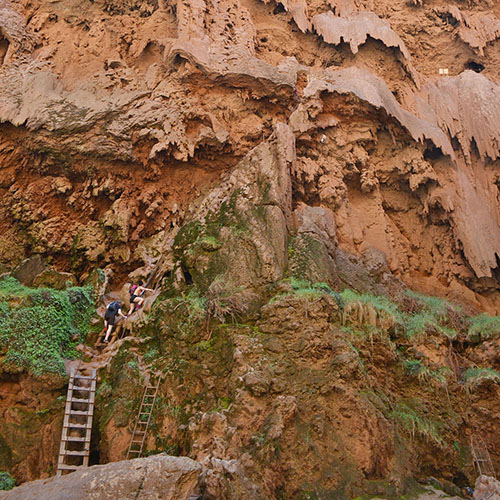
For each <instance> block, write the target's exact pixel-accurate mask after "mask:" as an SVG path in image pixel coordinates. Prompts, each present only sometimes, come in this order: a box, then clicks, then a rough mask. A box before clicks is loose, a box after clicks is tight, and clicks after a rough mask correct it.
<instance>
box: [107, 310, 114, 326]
mask: <svg viewBox="0 0 500 500" xmlns="http://www.w3.org/2000/svg"><path fill="white" fill-rule="evenodd" d="M116 316H117V315H116V314H113V313H112V312H109V311H106V314H105V315H104V319H105V320H106V321H107V322H108V323H109V324H110V325H114V324H115V323H116Z"/></svg>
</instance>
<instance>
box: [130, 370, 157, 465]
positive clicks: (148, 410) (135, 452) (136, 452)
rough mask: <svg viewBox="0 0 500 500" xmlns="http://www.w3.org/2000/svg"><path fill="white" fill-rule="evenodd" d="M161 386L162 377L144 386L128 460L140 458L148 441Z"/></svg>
mask: <svg viewBox="0 0 500 500" xmlns="http://www.w3.org/2000/svg"><path fill="white" fill-rule="evenodd" d="M159 387H160V377H158V378H157V379H156V383H151V381H148V382H147V383H146V387H145V388H144V394H143V396H142V402H141V406H140V407H139V413H138V415H137V418H136V420H135V425H134V431H133V432H132V438H131V439H130V444H129V447H128V450H127V460H130V459H131V458H139V457H140V456H142V452H143V449H144V443H145V441H146V434H147V432H148V428H149V423H150V422H151V414H152V413H153V407H154V405H155V402H156V396H157V395H158V388H159Z"/></svg>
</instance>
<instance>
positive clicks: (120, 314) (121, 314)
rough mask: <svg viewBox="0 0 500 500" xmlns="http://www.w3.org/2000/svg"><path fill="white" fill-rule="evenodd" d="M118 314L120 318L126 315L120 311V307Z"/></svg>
mask: <svg viewBox="0 0 500 500" xmlns="http://www.w3.org/2000/svg"><path fill="white" fill-rule="evenodd" d="M118 315H119V316H121V317H122V318H127V316H125V314H123V313H122V310H121V309H118Z"/></svg>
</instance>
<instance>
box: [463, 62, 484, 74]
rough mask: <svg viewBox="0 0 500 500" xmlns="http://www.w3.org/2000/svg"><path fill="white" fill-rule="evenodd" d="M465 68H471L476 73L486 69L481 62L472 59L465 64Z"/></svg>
mask: <svg viewBox="0 0 500 500" xmlns="http://www.w3.org/2000/svg"><path fill="white" fill-rule="evenodd" d="M464 69H470V70H472V71H475V72H476V73H481V71H483V70H484V69H485V65H484V64H481V63H480V62H477V61H474V60H471V61H468V62H467V63H466V64H465V68H464Z"/></svg>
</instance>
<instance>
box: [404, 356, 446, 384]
mask: <svg viewBox="0 0 500 500" xmlns="http://www.w3.org/2000/svg"><path fill="white" fill-rule="evenodd" d="M404 368H405V372H406V373H407V374H408V375H410V376H412V377H415V378H417V379H418V380H419V381H420V382H426V383H431V384H435V385H438V386H441V387H446V385H447V384H448V377H449V376H450V375H451V370H450V369H449V368H448V367H447V366H443V367H441V368H437V369H435V370H433V369H432V368H429V367H428V366H425V365H424V364H423V363H422V362H421V361H420V360H418V359H407V360H405V361H404Z"/></svg>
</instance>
